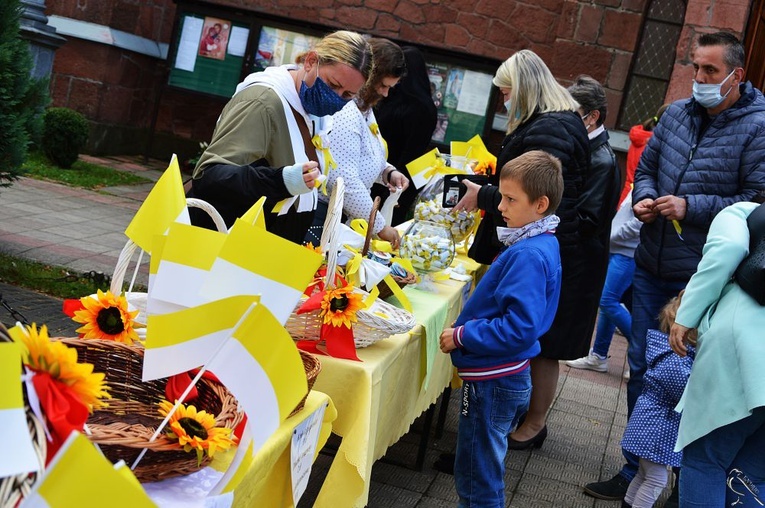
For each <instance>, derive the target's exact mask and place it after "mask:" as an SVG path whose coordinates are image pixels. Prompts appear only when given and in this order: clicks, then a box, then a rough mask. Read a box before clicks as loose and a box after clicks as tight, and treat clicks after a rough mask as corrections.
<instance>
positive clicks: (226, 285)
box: [200, 219, 323, 324]
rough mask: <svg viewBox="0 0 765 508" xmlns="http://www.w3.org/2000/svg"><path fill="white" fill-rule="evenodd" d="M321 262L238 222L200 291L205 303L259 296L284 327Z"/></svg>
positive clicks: (310, 253) (301, 249)
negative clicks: (230, 298) (236, 297)
mask: <svg viewBox="0 0 765 508" xmlns="http://www.w3.org/2000/svg"><path fill="white" fill-rule="evenodd" d="M322 260H323V257H322V256H321V255H320V254H317V253H316V252H314V251H312V250H310V249H306V248H305V247H303V246H301V245H297V244H295V243H292V242H290V241H288V240H285V239H284V238H281V237H279V236H276V235H274V234H272V233H269V232H268V231H266V230H265V229H263V228H261V227H258V226H255V225H253V224H248V223H247V222H245V221H243V220H241V219H238V220H237V221H236V222H235V223H234V225H233V227H232V228H231V229H230V230H229V232H228V236H227V237H226V241H225V242H224V243H223V246H222V247H221V250H220V253H219V254H218V258H217V259H216V260H215V262H214V263H213V266H212V268H211V269H210V273H209V276H208V277H207V280H206V282H205V283H204V284H203V285H202V288H201V290H200V292H201V294H202V295H203V297H204V299H205V300H206V301H212V300H218V299H221V298H226V297H229V296H233V295H240V294H260V295H261V299H260V303H261V304H263V305H265V306H266V307H268V309H269V310H270V311H271V313H272V314H273V315H274V316H276V319H277V320H278V321H279V322H280V323H281V324H284V323H285V322H286V321H287V318H289V316H290V313H291V312H292V310H293V309H294V308H295V305H296V304H297V302H298V300H300V295H301V294H303V291H304V290H305V288H306V287H307V286H308V284H309V283H310V282H311V281H312V280H313V276H314V274H315V273H316V270H317V269H318V268H319V266H320V265H321V263H322Z"/></svg>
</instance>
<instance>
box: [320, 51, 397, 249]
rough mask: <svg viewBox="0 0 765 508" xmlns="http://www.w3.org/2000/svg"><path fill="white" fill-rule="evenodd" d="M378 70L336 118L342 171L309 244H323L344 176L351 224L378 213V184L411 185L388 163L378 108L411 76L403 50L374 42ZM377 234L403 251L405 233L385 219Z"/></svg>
mask: <svg viewBox="0 0 765 508" xmlns="http://www.w3.org/2000/svg"><path fill="white" fill-rule="evenodd" d="M368 42H369V45H370V46H371V48H372V55H373V58H374V67H373V69H372V75H371V76H370V77H369V80H368V81H367V82H366V84H365V85H364V86H363V87H362V89H361V90H360V91H359V94H358V96H357V97H356V99H355V100H353V101H350V102H349V103H348V104H346V105H345V107H344V108H343V109H342V110H340V111H339V112H337V113H335V114H334V115H333V116H332V127H331V131H330V133H329V135H328V138H329V146H330V150H331V152H332V157H333V158H334V159H335V161H336V162H337V168H336V169H333V170H332V171H330V172H329V177H328V179H327V190H328V193H327V196H323V195H320V197H319V205H318V207H317V209H316V215H315V217H314V222H313V225H312V226H311V228H310V229H309V230H308V235H307V236H306V242H309V241H310V242H312V243H313V244H314V245H318V243H319V240H320V238H321V229H322V226H323V224H324V219H325V218H326V213H327V202H328V200H329V195H330V194H331V190H332V188H333V187H334V184H335V181H336V180H337V178H338V177H339V176H341V177H343V181H344V182H345V195H344V198H343V212H344V213H345V215H346V216H347V217H348V219H349V220H350V219H356V218H360V219H367V220H369V216H370V213H371V212H372V198H371V196H370V193H369V190H370V189H371V187H372V184H374V183H375V182H377V183H382V184H383V185H387V186H388V188H390V189H391V190H395V189H397V188H398V189H406V188H407V186H408V185H409V180H408V179H407V178H406V175H404V174H403V173H401V172H400V171H398V170H396V168H394V167H393V166H391V165H390V164H388V162H387V155H388V153H387V152H388V150H387V147H386V145H385V140H384V139H383V138H382V136H381V135H380V130H379V129H378V127H377V120H376V119H375V115H374V113H373V112H372V107H373V106H374V105H375V104H377V102H379V101H380V100H381V99H382V98H383V97H387V95H388V91H389V90H390V89H391V88H392V87H394V86H396V84H397V83H398V82H399V80H400V79H401V77H402V76H403V75H404V74H405V72H406V61H405V60H404V53H403V51H402V50H401V48H400V47H398V46H397V45H396V44H394V43H393V42H391V41H389V40H387V39H379V38H371V39H369V41H368ZM370 227H371V228H372V233H373V234H375V235H377V236H378V237H379V238H380V239H382V240H387V241H389V242H391V244H392V245H393V248H394V249H395V248H398V244H399V240H400V238H399V234H398V231H396V229H395V228H393V227H391V225H390V224H385V220H384V219H383V218H382V216H381V215H380V214H378V215H377V218H376V220H375V223H374V224H370Z"/></svg>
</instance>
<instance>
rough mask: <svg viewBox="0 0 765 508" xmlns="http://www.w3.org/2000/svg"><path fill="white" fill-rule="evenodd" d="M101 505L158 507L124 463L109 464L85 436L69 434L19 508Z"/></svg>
mask: <svg viewBox="0 0 765 508" xmlns="http://www.w3.org/2000/svg"><path fill="white" fill-rule="evenodd" d="M126 470H127V471H126ZM102 506H109V508H148V507H156V506H157V505H156V504H155V503H154V502H153V501H152V500H151V499H150V498H149V496H148V495H147V494H146V492H144V490H143V488H142V487H141V484H140V483H139V482H138V480H137V479H136V478H135V476H133V474H132V473H131V472H130V470H129V469H128V468H126V467H125V466H124V464H117V465H116V466H115V465H112V463H111V462H109V460H108V459H107V458H106V457H104V456H103V455H101V453H100V452H99V451H98V450H96V448H95V447H94V446H93V444H92V443H91V442H90V441H88V439H87V438H86V437H85V436H83V435H82V434H80V433H78V432H72V433H71V434H70V435H69V438H68V439H67V440H66V442H65V443H64V445H63V446H62V447H61V449H60V450H59V451H58V453H57V454H56V456H55V457H54V458H53V460H52V461H51V463H50V464H49V465H48V469H46V470H45V472H44V473H43V474H42V475H40V477H39V478H38V479H37V483H35V486H34V488H33V490H32V492H31V493H30V494H29V495H28V496H27V497H26V498H24V500H23V501H22V503H21V506H20V508H100V507H102Z"/></svg>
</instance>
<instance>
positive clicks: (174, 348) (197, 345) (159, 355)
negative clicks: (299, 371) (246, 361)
mask: <svg viewBox="0 0 765 508" xmlns="http://www.w3.org/2000/svg"><path fill="white" fill-rule="evenodd" d="M259 298H260V297H259V296H255V295H237V296H232V297H229V298H224V299H221V300H215V301H213V302H209V303H205V304H202V305H198V306H195V307H191V308H188V309H183V310H179V311H176V312H170V313H167V314H149V319H148V323H147V324H146V343H145V344H144V347H145V351H144V356H143V380H144V381H150V380H152V379H158V378H162V377H169V376H173V375H175V374H179V373H181V372H186V371H189V370H191V369H195V368H197V367H201V366H202V365H204V364H206V363H207V362H209V361H210V359H211V358H212V356H213V355H214V354H215V352H216V351H217V350H218V349H219V348H220V346H221V344H223V342H224V341H226V340H227V339H228V338H229V337H230V336H231V334H232V333H233V332H234V327H235V326H236V324H237V323H238V322H239V320H240V319H241V318H242V316H244V314H245V312H247V310H248V309H249V308H250V306H251V305H252V304H253V303H257V302H258V300H259ZM285 333H286V331H285ZM293 347H294V346H293Z"/></svg>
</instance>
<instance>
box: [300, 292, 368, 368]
mask: <svg viewBox="0 0 765 508" xmlns="http://www.w3.org/2000/svg"><path fill="white" fill-rule="evenodd" d="M363 308H364V303H363V301H362V295H361V294H359V293H354V292H353V285H352V284H346V285H343V286H341V287H338V288H331V289H330V288H323V289H322V290H321V291H317V292H316V293H314V294H312V295H311V296H310V297H309V298H308V300H306V301H305V302H303V304H302V305H301V306H300V308H299V309H298V310H297V313H298V314H304V313H306V312H313V311H318V318H319V320H321V330H320V332H319V337H320V339H321V340H323V341H324V343H325V344H326V347H327V354H329V355H330V356H334V357H335V358H346V359H349V360H357V361H360V360H359V357H358V356H357V355H356V345H355V343H354V341H353V323H355V322H356V321H357V319H356V313H357V312H358V311H359V310H361V309H363ZM298 346H300V343H299V344H298ZM304 346H307V345H304ZM314 346H315V345H314ZM309 350H310V349H309Z"/></svg>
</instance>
